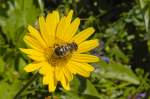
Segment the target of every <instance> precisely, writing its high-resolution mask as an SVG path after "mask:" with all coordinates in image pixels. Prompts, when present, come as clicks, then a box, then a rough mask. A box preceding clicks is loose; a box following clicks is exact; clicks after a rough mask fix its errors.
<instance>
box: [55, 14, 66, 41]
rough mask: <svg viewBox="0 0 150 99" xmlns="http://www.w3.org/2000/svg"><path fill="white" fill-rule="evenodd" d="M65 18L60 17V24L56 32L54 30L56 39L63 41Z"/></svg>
mask: <svg viewBox="0 0 150 99" xmlns="http://www.w3.org/2000/svg"><path fill="white" fill-rule="evenodd" d="M65 21H66V17H65V16H64V17H62V18H61V20H60V22H59V23H58V26H57V30H56V37H57V38H59V39H61V40H63V37H64V32H65V27H66V23H65Z"/></svg>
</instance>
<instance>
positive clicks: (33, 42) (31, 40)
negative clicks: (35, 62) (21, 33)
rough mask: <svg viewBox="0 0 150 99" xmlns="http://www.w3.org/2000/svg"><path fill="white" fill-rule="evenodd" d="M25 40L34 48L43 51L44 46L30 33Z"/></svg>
mask: <svg viewBox="0 0 150 99" xmlns="http://www.w3.org/2000/svg"><path fill="white" fill-rule="evenodd" d="M24 41H25V42H26V44H27V45H29V46H30V47H32V48H33V49H35V50H38V51H40V52H43V49H44V48H43V46H42V45H40V43H39V42H38V41H37V40H36V39H35V38H33V37H31V36H30V35H26V36H25V37H24Z"/></svg>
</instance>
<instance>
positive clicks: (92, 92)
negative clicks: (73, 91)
mask: <svg viewBox="0 0 150 99" xmlns="http://www.w3.org/2000/svg"><path fill="white" fill-rule="evenodd" d="M84 94H86V95H91V96H96V97H99V93H98V91H97V90H96V88H95V86H94V85H93V84H92V83H91V82H90V81H89V80H87V81H86V90H85V92H84Z"/></svg>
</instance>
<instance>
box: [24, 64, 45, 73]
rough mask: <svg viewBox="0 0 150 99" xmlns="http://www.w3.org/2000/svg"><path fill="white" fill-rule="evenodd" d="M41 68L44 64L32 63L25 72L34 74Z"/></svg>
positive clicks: (26, 67)
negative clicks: (33, 72)
mask: <svg viewBox="0 0 150 99" xmlns="http://www.w3.org/2000/svg"><path fill="white" fill-rule="evenodd" d="M41 66H43V63H42V62H40V63H30V64H28V65H26V66H25V68H24V70H25V71H26V72H32V71H35V70H38V69H39V68H40V67H41Z"/></svg>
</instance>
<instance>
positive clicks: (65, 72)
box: [63, 67, 73, 82]
mask: <svg viewBox="0 0 150 99" xmlns="http://www.w3.org/2000/svg"><path fill="white" fill-rule="evenodd" d="M63 73H64V75H65V77H66V79H67V81H68V82H69V81H71V80H72V79H73V75H72V73H71V72H70V71H69V69H68V68H67V67H64V68H63Z"/></svg>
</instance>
